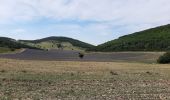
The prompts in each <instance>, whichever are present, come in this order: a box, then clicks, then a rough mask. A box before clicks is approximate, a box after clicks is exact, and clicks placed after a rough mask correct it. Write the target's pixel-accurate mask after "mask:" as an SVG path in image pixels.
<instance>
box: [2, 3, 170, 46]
mask: <svg viewBox="0 0 170 100" xmlns="http://www.w3.org/2000/svg"><path fill="white" fill-rule="evenodd" d="M47 20H48V21H47ZM49 20H51V21H49ZM32 22H34V24H36V22H38V23H40V24H36V25H34V24H32ZM45 22H46V23H45ZM18 23H24V25H19V24H18ZM28 23H31V24H30V25H29V24H28ZM41 23H42V24H41ZM63 23H64V24H63ZM168 23H170V1H169V0H0V28H1V27H2V26H3V25H6V27H9V26H8V25H11V24H14V25H16V26H17V27H19V29H20V28H21V29H26V30H27V32H26V31H23V33H29V32H28V31H31V30H34V31H35V32H39V33H41V32H42V33H43V31H41V30H46V31H47V30H48V31H50V30H49V29H51V30H53V31H50V32H52V33H58V32H60V33H63V35H68V34H66V33H67V32H68V33H70V34H72V35H73V32H75V34H76V32H77V33H79V34H80V35H79V37H78V38H81V37H84V34H86V35H89V36H90V34H93V35H94V36H97V37H98V38H99V39H100V40H101V41H100V42H99V41H97V42H96V43H97V44H98V43H101V42H104V41H106V40H108V39H111V38H113V37H114V38H116V37H118V36H121V35H124V34H127V33H131V32H135V31H139V30H143V29H147V28H150V27H155V26H159V25H163V24H168ZM25 24H26V25H25ZM42 25H43V26H46V28H47V29H41V28H39V27H41V26H42ZM47 25H48V26H47ZM56 26H57V28H50V27H56ZM17 27H13V28H11V26H10V29H11V31H12V30H17V29H18V28H17ZM27 28H29V29H27ZM35 28H36V29H35ZM1 30H3V28H1ZM4 31H5V30H4ZM87 32H88V33H87ZM33 33H34V32H32V34H33ZM30 34H31V33H30ZM0 35H1V33H0ZM46 35H47V36H48V35H50V34H49V33H46ZM54 35H55V34H54ZM73 36H74V35H73ZM110 37H111V38H110ZM86 41H87V42H89V41H90V42H91V41H92V40H90V39H89V40H87V39H86ZM93 43H94V42H93Z"/></svg>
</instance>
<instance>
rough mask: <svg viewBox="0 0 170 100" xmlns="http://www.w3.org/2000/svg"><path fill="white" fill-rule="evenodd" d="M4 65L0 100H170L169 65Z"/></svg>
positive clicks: (0, 72)
mask: <svg viewBox="0 0 170 100" xmlns="http://www.w3.org/2000/svg"><path fill="white" fill-rule="evenodd" d="M0 64H1V66H0V100H13V99H16V100H18V99H19V100H40V99H41V100H58V99H61V100H63V99H64V100H70V99H71V100H93V99H97V100H103V99H104V100H118V99H119V100H120V99H121V100H130V99H133V100H143V99H146V100H148V99H154V100H169V99H170V94H169V92H170V86H169V78H170V67H169V65H159V64H144V63H126V62H75V61H73V62H71V61H69V62H67V61H63V62H61V61H60V62H57V61H31V60H28V61H24V60H9V59H0ZM155 66H156V67H155Z"/></svg>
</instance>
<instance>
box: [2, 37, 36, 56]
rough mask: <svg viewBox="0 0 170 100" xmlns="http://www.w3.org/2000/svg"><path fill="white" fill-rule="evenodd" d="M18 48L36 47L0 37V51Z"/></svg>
mask: <svg viewBox="0 0 170 100" xmlns="http://www.w3.org/2000/svg"><path fill="white" fill-rule="evenodd" d="M20 48H31V49H37V48H35V47H31V46H28V45H24V44H21V43H19V42H18V41H16V40H14V39H10V38H6V37H0V53H5V52H10V51H15V49H20Z"/></svg>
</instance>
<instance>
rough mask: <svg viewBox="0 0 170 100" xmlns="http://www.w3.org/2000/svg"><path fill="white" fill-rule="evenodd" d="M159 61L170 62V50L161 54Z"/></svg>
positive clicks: (162, 62)
mask: <svg viewBox="0 0 170 100" xmlns="http://www.w3.org/2000/svg"><path fill="white" fill-rule="evenodd" d="M157 62H158V63H160V64H168V63H170V52H167V53H165V54H164V55H162V56H160V57H159V59H158V61H157Z"/></svg>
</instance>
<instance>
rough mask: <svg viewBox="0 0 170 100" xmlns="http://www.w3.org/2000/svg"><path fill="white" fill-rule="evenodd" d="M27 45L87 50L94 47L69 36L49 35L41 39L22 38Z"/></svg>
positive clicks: (21, 41)
mask: <svg viewBox="0 0 170 100" xmlns="http://www.w3.org/2000/svg"><path fill="white" fill-rule="evenodd" d="M20 43H23V44H25V45H29V46H33V47H37V48H41V49H64V50H86V49H90V48H92V47H94V46H93V45H91V44H88V43H85V42H81V41H79V40H75V39H72V38H67V37H47V38H43V39H39V40H32V41H31V40H20Z"/></svg>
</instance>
